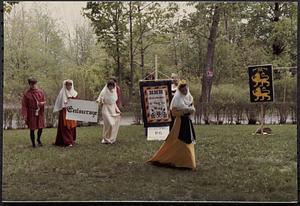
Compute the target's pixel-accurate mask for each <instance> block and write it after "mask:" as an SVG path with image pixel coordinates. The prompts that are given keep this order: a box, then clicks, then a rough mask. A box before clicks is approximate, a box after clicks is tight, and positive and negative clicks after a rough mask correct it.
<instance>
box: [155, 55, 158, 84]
mask: <svg viewBox="0 0 300 206" xmlns="http://www.w3.org/2000/svg"><path fill="white" fill-rule="evenodd" d="M157 79H158V73H157V54H155V80H157Z"/></svg>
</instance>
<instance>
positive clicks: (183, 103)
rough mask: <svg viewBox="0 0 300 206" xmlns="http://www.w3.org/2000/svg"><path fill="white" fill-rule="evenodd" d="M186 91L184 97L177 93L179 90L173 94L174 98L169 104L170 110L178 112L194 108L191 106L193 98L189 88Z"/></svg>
mask: <svg viewBox="0 0 300 206" xmlns="http://www.w3.org/2000/svg"><path fill="white" fill-rule="evenodd" d="M187 89H188V92H187V94H186V95H183V94H182V93H181V92H180V91H179V88H177V89H176V92H175V94H174V97H173V99H172V101H171V104H170V109H173V108H177V109H179V110H182V109H187V108H194V106H193V101H194V98H193V96H192V95H191V93H190V90H189V88H187ZM191 105H192V106H191Z"/></svg>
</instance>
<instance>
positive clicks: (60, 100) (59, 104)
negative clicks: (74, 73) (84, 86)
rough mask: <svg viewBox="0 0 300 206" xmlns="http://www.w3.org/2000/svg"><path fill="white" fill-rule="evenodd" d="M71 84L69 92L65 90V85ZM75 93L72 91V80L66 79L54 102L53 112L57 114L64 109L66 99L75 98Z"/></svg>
mask: <svg viewBox="0 0 300 206" xmlns="http://www.w3.org/2000/svg"><path fill="white" fill-rule="evenodd" d="M67 82H69V83H72V88H71V89H70V90H67V87H66V83H67ZM76 96H77V92H76V91H75V89H74V84H73V80H70V79H67V80H64V81H63V87H62V88H61V90H60V92H59V94H58V96H57V98H56V101H55V105H54V109H53V112H58V111H60V110H62V109H63V108H65V107H66V104H67V102H68V98H70V97H76Z"/></svg>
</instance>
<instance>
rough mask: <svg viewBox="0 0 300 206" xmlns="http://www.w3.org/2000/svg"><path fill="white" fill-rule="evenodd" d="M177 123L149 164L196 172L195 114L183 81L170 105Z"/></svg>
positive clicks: (191, 100) (191, 98) (185, 83)
mask: <svg viewBox="0 0 300 206" xmlns="http://www.w3.org/2000/svg"><path fill="white" fill-rule="evenodd" d="M170 108H171V111H172V115H173V116H174V117H175V122H174V125H173V127H172V130H171V131H170V133H169V135H168V137H167V138H166V140H165V142H164V143H163V144H162V146H161V147H160V148H159V150H158V151H157V152H156V153H155V154H154V155H153V157H152V158H151V159H150V160H148V161H147V162H148V163H150V164H153V165H156V166H168V167H177V168H189V169H192V170H196V159H195V148H194V144H195V143H196V142H195V141H196V136H195V131H194V127H193V123H192V120H191V115H192V114H193V113H194V112H195V107H194V103H193V97H192V95H191V94H190V92H189V88H188V85H187V82H186V81H185V80H181V81H180V82H179V85H178V89H177V91H176V93H175V95H174V97H173V99H172V101H171V105H170Z"/></svg>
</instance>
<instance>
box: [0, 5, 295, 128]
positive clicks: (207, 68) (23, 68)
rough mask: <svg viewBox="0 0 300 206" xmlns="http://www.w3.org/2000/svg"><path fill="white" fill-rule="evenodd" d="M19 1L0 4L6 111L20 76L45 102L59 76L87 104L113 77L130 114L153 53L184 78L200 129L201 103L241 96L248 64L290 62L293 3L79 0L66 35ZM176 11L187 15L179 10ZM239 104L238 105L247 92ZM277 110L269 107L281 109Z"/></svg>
mask: <svg viewBox="0 0 300 206" xmlns="http://www.w3.org/2000/svg"><path fill="white" fill-rule="evenodd" d="M24 3H25V2H21V3H19V4H16V5H15V4H12V5H9V6H10V7H9V9H8V12H7V13H6V14H5V16H4V20H5V21H4V46H5V50H4V69H5V71H4V72H5V73H4V100H5V104H6V105H15V102H19V101H20V98H21V96H22V93H23V92H24V90H25V88H26V85H27V83H26V80H27V78H28V77H29V76H36V77H37V78H38V79H39V84H40V86H41V87H42V88H43V89H44V90H45V93H46V95H47V99H48V102H49V105H51V103H54V101H55V98H56V95H57V93H58V91H59V89H60V88H61V82H62V80H63V79H65V78H71V79H73V80H74V83H75V87H76V89H77V91H78V92H79V95H80V97H81V98H83V99H95V98H96V96H97V95H98V93H99V92H100V90H101V88H102V87H103V85H104V84H105V81H106V79H107V78H109V76H111V75H114V76H117V77H118V78H119V82H120V85H121V87H122V89H123V93H124V100H125V102H126V105H125V110H126V108H127V109H128V108H130V107H131V106H132V105H134V106H135V107H136V114H137V115H138V114H139V113H140V112H139V109H138V108H140V107H139V106H140V105H139V97H138V95H137V94H138V91H139V90H138V81H139V80H140V79H143V78H144V77H145V76H146V74H147V73H149V72H152V71H153V70H154V56H155V55H158V69H159V70H160V71H161V72H162V73H164V74H167V75H170V74H171V73H172V72H174V73H179V74H180V76H181V77H182V78H185V79H187V80H188V81H189V82H190V85H191V92H192V94H193V95H194V96H195V97H196V98H195V99H196V100H197V101H196V102H195V103H196V105H197V106H198V107H199V115H200V116H201V117H203V118H204V121H205V122H206V123H209V121H210V120H209V117H210V115H211V113H212V112H211V109H209V106H206V105H214V104H215V103H216V102H218V101H217V99H218V98H219V99H220V98H221V96H222V95H221V93H222V94H223V95H225V94H226V92H227V91H226V90H228V88H229V87H230V88H232V90H233V92H237V93H238V91H239V89H241V88H243V89H244V90H245V91H246V88H247V86H248V82H247V81H248V76H247V66H248V65H254V64H266V63H270V64H273V66H275V67H292V66H296V65H297V64H296V61H297V50H296V48H297V44H296V42H297V41H296V35H297V4H296V3H293V2H284V3H283V2H282V3H278V2H253V3H241V2H239V3H234V2H231V3H203V2H187V3H173V2H164V3H159V2H136V1H135V2H87V3H86V6H85V7H84V8H82V15H83V16H84V17H85V19H86V23H83V24H77V25H75V31H74V34H72V33H71V32H70V31H68V30H67V29H66V27H63V26H61V23H62V22H60V21H58V20H56V19H54V18H53V17H51V15H50V13H49V11H48V10H47V8H46V7H41V6H36V7H33V8H31V9H29V10H28V9H27V10H26V9H24V8H23V6H22V4H24ZM182 6H185V8H187V7H189V8H193V9H192V10H191V11H183V12H180V8H181V7H182ZM295 74H296V71H295V70H290V71H288V72H286V73H284V72H283V73H281V74H280V73H279V72H278V74H276V75H277V76H278V78H277V79H275V85H276V88H277V89H276V91H275V94H276V95H278V96H282V98H281V97H280V98H276V102H278V103H279V102H291V103H295V99H296V96H295V95H296V93H295V88H296V87H295V85H296V81H295ZM161 78H164V77H163V76H161ZM286 82H288V84H286ZM226 85H227V86H226ZM228 85H232V86H228ZM216 91H218V92H216ZM220 92H221V93H220ZM244 94H247V93H246V92H244ZM283 94H284V95H283ZM241 96H242V95H241ZM283 96H285V97H284V98H283ZM243 98H244V101H245V102H248V96H247V95H244V96H243ZM225 100H226V101H229V99H226V98H225ZM221 103H222V102H220V104H221ZM241 104H242V103H241ZM232 105H233V104H232ZM245 107H248V108H250V106H245ZM282 107H284V109H282V108H279V109H278V110H280V111H281V110H284V111H285V110H288V109H287V108H289V106H282ZM214 108H216V107H214ZM246 109H247V108H246ZM214 113H216V112H214ZM250 113H251V112H250ZM248 115H250V116H255V111H254V110H253V111H252V114H248ZM253 118H254V117H253ZM254 119H255V118H254Z"/></svg>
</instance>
